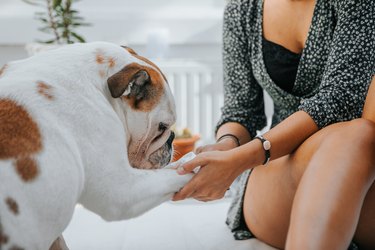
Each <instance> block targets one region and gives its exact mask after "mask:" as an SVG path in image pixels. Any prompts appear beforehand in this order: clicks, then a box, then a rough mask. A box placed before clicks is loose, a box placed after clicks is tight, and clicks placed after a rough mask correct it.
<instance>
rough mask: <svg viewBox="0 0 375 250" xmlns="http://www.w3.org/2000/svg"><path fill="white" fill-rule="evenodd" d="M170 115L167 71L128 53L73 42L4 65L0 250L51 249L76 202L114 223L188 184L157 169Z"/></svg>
mask: <svg viewBox="0 0 375 250" xmlns="http://www.w3.org/2000/svg"><path fill="white" fill-rule="evenodd" d="M175 119H176V114H175V107H174V102H173V98H172V94H171V92H170V89H169V87H168V84H167V81H166V79H165V77H164V75H163V74H162V73H161V71H160V70H159V68H158V67H157V66H156V65H154V64H153V63H151V62H150V61H148V60H147V59H145V58H143V57H141V56H139V55H137V54H136V53H135V52H134V51H133V50H131V49H129V48H122V47H120V46H116V45H113V44H109V43H104V42H97V43H90V44H75V45H69V46H66V47H63V48H61V49H57V50H52V51H48V52H45V53H41V54H38V55H36V56H34V57H31V58H28V59H25V60H22V61H17V62H12V63H9V64H8V65H6V66H5V67H3V68H2V69H1V70H0V248H1V249H48V248H50V246H51V245H52V243H53V242H54V241H55V240H56V239H57V238H58V237H59V235H61V233H62V232H63V230H64V229H65V227H66V226H67V225H68V223H69V221H70V219H71V218H72V214H73V212H74V207H75V205H76V204H77V203H80V204H82V205H83V206H85V207H86V208H87V209H89V210H91V211H93V212H95V213H97V214H99V215H100V216H102V217H103V218H104V219H106V220H109V221H112V220H122V219H128V218H132V217H135V216H138V215H140V214H142V213H144V212H146V211H147V210H149V209H151V208H153V207H155V206H157V205H159V204H161V203H162V202H164V201H166V200H168V199H170V198H171V197H172V195H173V194H174V193H175V192H177V191H178V190H179V189H180V188H181V187H182V186H183V185H184V184H185V183H186V182H187V181H189V179H190V178H191V176H185V175H178V174H177V173H176V171H174V170H170V169H158V170H156V169H157V168H161V167H163V166H165V165H166V164H167V163H168V162H169V161H170V159H171V154H172V149H171V143H172V140H173V133H172V132H171V130H170V127H171V125H172V124H173V123H174V122H175ZM145 169H147V170H145ZM56 244H57V245H58V244H59V241H56V242H55V244H54V245H56Z"/></svg>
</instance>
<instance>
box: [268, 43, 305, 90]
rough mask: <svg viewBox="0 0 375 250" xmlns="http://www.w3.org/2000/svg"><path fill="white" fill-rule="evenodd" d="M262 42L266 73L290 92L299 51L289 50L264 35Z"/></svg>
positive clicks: (294, 77)
mask: <svg viewBox="0 0 375 250" xmlns="http://www.w3.org/2000/svg"><path fill="white" fill-rule="evenodd" d="M262 42H263V44H262V45H263V46H262V50H263V60H264V64H265V66H266V69H267V73H268V75H269V76H270V77H271V79H272V81H273V82H274V83H275V84H276V85H277V86H279V87H280V88H282V89H283V90H285V91H286V92H288V93H291V92H292V90H293V87H294V82H295V81H296V77H297V70H298V65H299V61H300V59H301V53H295V52H293V51H290V50H288V49H287V48H285V47H283V46H281V45H279V44H277V43H274V42H271V41H268V40H267V39H265V38H264V37H263V41H262Z"/></svg>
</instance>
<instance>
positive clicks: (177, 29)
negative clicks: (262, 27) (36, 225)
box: [0, 0, 272, 250]
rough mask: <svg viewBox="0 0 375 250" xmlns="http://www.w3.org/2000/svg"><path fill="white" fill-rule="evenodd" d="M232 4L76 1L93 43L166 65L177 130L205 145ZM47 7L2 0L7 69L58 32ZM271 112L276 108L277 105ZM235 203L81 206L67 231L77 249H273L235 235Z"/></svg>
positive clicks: (0, 37)
mask: <svg viewBox="0 0 375 250" xmlns="http://www.w3.org/2000/svg"><path fill="white" fill-rule="evenodd" d="M29 1H34V0H29ZM35 1H36V2H39V3H42V4H43V3H46V2H48V1H49V2H50V3H52V2H53V0H35ZM64 1H67V0H63V2H64ZM57 2H61V1H57ZM225 4H226V1H225V0H106V1H104V0H81V1H78V2H77V1H73V8H74V9H75V10H78V11H79V13H78V14H79V16H80V17H82V18H84V21H83V20H82V21H83V22H87V23H90V26H82V27H77V28H76V32H77V33H79V35H80V36H82V37H84V38H85V39H86V41H87V42H91V41H99V40H100V41H109V42H113V43H116V44H120V45H127V46H129V47H131V48H133V49H134V50H135V51H136V52H137V53H139V54H140V55H144V56H146V57H148V58H150V59H151V60H152V61H154V62H155V63H156V64H157V65H158V66H159V67H160V68H161V69H162V71H164V73H165V74H166V76H167V78H168V81H169V84H170V87H171V89H172V92H173V94H174V96H175V101H176V106H177V114H178V120H177V124H176V127H177V129H182V128H188V129H189V130H190V131H191V133H192V134H193V135H194V134H198V135H199V136H200V140H199V141H198V144H205V143H210V142H213V141H214V134H213V132H214V127H215V124H216V122H217V121H218V120H219V117H220V108H221V106H222V103H223V88H222V57H221V47H222V18H223V11H224V6H225ZM40 11H42V12H43V11H44V9H43V8H42V7H38V6H33V5H30V4H27V3H25V2H24V1H22V0H0V68H1V66H2V65H3V64H5V63H6V62H9V61H13V60H18V59H22V58H25V57H28V56H29V55H31V54H33V53H36V52H37V51H38V50H40V49H43V48H44V46H47V45H45V44H40V43H37V42H36V41H46V40H49V39H51V37H52V35H51V34H45V33H43V32H41V31H39V30H38V29H39V28H40V27H42V26H43V22H41V21H40V20H37V19H36V18H35V13H36V12H40ZM76 14H77V13H76ZM266 111H267V113H268V114H270V113H271V112H272V107H271V106H270V105H268V107H267V110H266ZM124 195H126V194H124ZM229 204H230V200H229V199H228V198H225V199H223V200H220V201H216V202H210V203H201V202H197V201H193V200H187V201H183V202H179V203H173V202H166V203H164V204H162V205H161V206H159V207H157V208H155V209H153V210H152V211H150V212H148V213H146V214H145V215H143V216H141V217H139V218H135V219H132V220H128V221H122V222H112V223H108V222H105V221H103V220H102V219H101V218H100V217H99V216H97V215H95V214H93V213H91V212H89V211H87V210H86V209H84V208H83V207H81V206H79V205H78V206H77V207H76V210H75V213H74V216H73V219H72V221H71V223H70V224H69V226H68V228H67V229H66V230H65V232H64V237H65V239H66V241H67V244H68V246H69V247H70V249H73V250H75V249H77V250H86V249H90V250H96V249H97V250H101V249H105V250H112V249H113V250H115V249H128V250H143V249H144V250H148V249H154V250H159V249H160V250H161V249H163V250H168V249H171V250H172V249H173V250H177V249H178V250H188V249H189V250H190V249H191V250H196V249H212V250H214V249H215V250H227V249H237V250H241V249H270V248H268V247H267V246H265V245H264V244H262V243H261V242H259V241H257V240H255V239H254V240H250V241H234V240H233V237H232V235H231V233H230V231H229V229H228V228H227V227H226V225H225V218H226V213H227V210H228V207H229Z"/></svg>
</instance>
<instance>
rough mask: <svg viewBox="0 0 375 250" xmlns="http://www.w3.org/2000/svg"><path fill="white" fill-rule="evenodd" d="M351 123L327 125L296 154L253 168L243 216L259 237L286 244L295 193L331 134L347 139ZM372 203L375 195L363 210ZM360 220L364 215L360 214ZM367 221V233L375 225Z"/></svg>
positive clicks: (372, 191)
mask: <svg viewBox="0 0 375 250" xmlns="http://www.w3.org/2000/svg"><path fill="white" fill-rule="evenodd" d="M352 123H353V122H345V123H337V124H334V125H331V126H328V127H326V128H324V129H322V130H320V131H318V132H317V133H315V134H314V135H313V136H311V137H310V138H308V139H307V140H306V141H305V142H304V143H303V144H302V145H301V146H300V147H299V148H298V149H297V150H296V151H295V152H294V153H293V154H291V155H288V156H284V157H282V158H279V159H277V160H274V161H271V162H270V163H269V165H268V166H267V167H264V166H259V167H257V168H255V169H254V170H253V172H252V174H251V175H250V178H249V181H248V184H247V189H246V192H245V197H244V216H245V221H246V223H247V225H248V227H249V228H250V230H251V231H252V233H253V234H254V235H255V236H256V237H257V238H259V239H260V240H263V241H264V242H266V243H268V244H270V245H272V246H275V247H278V248H283V247H284V246H285V241H286V237H287V233H288V227H289V220H290V213H291V208H292V203H293V199H294V195H295V192H296V190H297V187H298V184H299V181H300V179H301V177H302V175H303V174H304V172H305V169H306V168H307V166H308V164H309V162H310V160H311V158H312V157H313V156H314V153H315V152H316V151H317V149H318V148H319V145H320V144H321V143H323V142H324V139H325V138H326V137H327V136H328V135H329V134H331V133H341V134H342V137H343V138H345V137H346V136H347V135H348V133H355V132H356V131H354V130H351V129H350V126H351V124H352ZM327 153H329V152H327ZM373 189H374V190H373ZM369 193H370V192H369ZM371 193H373V195H370V196H372V197H374V196H375V188H371ZM371 202H373V203H374V199H373V198H372V200H371V199H370V198H366V201H365V205H364V208H363V209H367V210H370V209H374V208H375V204H371ZM366 219H369V218H366ZM371 219H374V218H371ZM361 220H365V218H362V217H361V218H360V221H361ZM366 224H367V226H364V227H363V228H361V227H359V229H362V231H363V232H365V231H366V232H367V231H368V227H369V226H371V225H373V226H375V225H374V224H371V223H366Z"/></svg>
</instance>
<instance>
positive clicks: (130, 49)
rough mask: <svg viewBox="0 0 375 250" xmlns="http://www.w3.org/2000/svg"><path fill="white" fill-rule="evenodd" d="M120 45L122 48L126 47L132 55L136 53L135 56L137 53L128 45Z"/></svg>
mask: <svg viewBox="0 0 375 250" xmlns="http://www.w3.org/2000/svg"><path fill="white" fill-rule="evenodd" d="M121 47H123V48H124V49H126V50H127V51H129V53H130V54H132V55H133V56H134V55H136V56H137V55H138V54H137V52H135V51H134V49H132V48H130V47H128V46H124V45H123V46H121Z"/></svg>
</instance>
